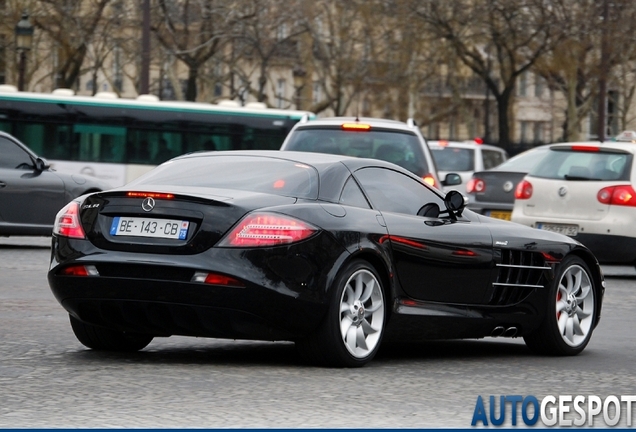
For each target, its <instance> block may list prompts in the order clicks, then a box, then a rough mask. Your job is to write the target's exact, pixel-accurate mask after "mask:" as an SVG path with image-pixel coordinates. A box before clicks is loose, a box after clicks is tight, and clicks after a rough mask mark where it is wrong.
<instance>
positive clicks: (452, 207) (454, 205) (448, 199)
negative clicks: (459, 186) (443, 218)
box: [444, 190, 468, 217]
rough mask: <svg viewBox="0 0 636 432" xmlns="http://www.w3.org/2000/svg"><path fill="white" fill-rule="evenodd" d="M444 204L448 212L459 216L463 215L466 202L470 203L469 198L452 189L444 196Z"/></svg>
mask: <svg viewBox="0 0 636 432" xmlns="http://www.w3.org/2000/svg"><path fill="white" fill-rule="evenodd" d="M444 204H445V205H446V209H447V210H448V213H449V214H452V215H454V216H455V217H457V216H461V215H462V212H463V211H464V208H466V204H468V199H467V198H466V197H465V196H464V195H462V194H461V192H458V191H456V190H452V191H450V192H448V193H447V194H446V196H445V197H444Z"/></svg>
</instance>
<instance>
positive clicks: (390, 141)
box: [285, 128, 430, 176]
mask: <svg viewBox="0 0 636 432" xmlns="http://www.w3.org/2000/svg"><path fill="white" fill-rule="evenodd" d="M285 150H295V151H304V152H318V153H331V154H340V155H347V156H356V157H363V158H372V159H381V160H384V161H387V162H392V163H394V164H396V165H399V166H401V167H403V168H406V169H407V170H409V171H411V172H413V173H415V174H417V175H418V176H422V175H425V174H427V173H429V172H430V169H429V167H428V164H427V163H426V158H425V156H424V151H423V150H422V147H421V144H420V141H419V139H418V138H417V136H416V135H415V134H412V133H409V132H401V131H381V130H372V131H367V132H359V131H356V132H354V131H343V130H341V129H340V128H338V129H333V128H302V129H297V130H296V131H294V132H293V133H292V136H291V138H290V141H289V143H288V144H287V146H286V147H285Z"/></svg>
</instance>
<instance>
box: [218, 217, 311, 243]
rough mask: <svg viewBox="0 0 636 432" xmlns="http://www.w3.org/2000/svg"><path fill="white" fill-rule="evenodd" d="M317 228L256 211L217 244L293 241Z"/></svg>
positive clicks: (287, 218)
mask: <svg viewBox="0 0 636 432" xmlns="http://www.w3.org/2000/svg"><path fill="white" fill-rule="evenodd" d="M317 230H318V229H317V228H315V227H313V226H312V225H309V224H308V223H306V222H303V221H301V220H298V219H295V218H292V217H289V216H283V215H278V214H274V213H257V214H253V215H249V216H247V217H245V218H244V219H243V220H242V221H241V222H240V223H239V224H238V225H237V226H236V227H235V228H234V229H233V230H232V231H231V232H230V233H229V234H228V235H227V236H225V238H224V239H223V240H222V241H221V242H220V243H219V246H240V247H263V246H276V245H281V244H289V243H295V242H298V241H301V240H304V239H306V238H308V237H310V236H311V235H312V234H314V233H315V232H316V231H317Z"/></svg>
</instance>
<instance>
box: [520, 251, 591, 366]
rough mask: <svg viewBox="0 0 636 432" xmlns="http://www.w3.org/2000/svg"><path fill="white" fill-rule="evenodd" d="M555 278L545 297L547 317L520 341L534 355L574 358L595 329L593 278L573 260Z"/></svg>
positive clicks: (559, 270) (567, 259)
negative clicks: (546, 300)
mask: <svg viewBox="0 0 636 432" xmlns="http://www.w3.org/2000/svg"><path fill="white" fill-rule="evenodd" d="M555 276H556V277H555V278H554V282H553V283H552V284H551V285H550V288H549V289H550V292H549V293H548V313H547V314H546V316H545V318H544V320H543V323H541V326H540V327H539V328H538V329H537V330H535V331H534V332H532V333H530V334H528V335H526V336H524V340H525V342H526V345H527V346H528V347H529V348H530V349H531V350H532V351H534V352H536V353H538V354H544V355H555V356H556V355H560V356H566V355H576V354H579V353H580V352H581V351H583V350H584V349H585V347H586V346H587V344H588V342H589V341H590V338H591V337H592V332H593V330H594V327H595V325H596V323H595V320H596V306H597V299H596V296H597V291H595V289H594V278H593V277H592V273H591V272H590V269H589V267H588V266H587V264H585V262H584V261H583V260H582V259H581V258H579V257H577V256H568V257H566V258H565V259H564V260H563V261H562V262H561V263H560V264H559V266H558V268H557V270H556V275H555Z"/></svg>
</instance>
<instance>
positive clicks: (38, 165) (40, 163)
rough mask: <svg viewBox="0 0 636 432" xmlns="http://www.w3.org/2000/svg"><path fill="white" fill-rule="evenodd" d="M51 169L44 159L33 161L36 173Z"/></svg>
mask: <svg viewBox="0 0 636 432" xmlns="http://www.w3.org/2000/svg"><path fill="white" fill-rule="evenodd" d="M50 167H51V165H49V163H48V162H47V161H46V159H44V158H41V157H39V158H37V159H36V160H35V170H36V171H44V170H47V169H49V168H50Z"/></svg>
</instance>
